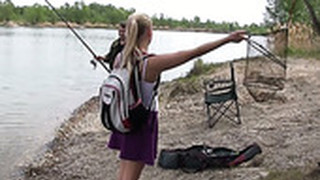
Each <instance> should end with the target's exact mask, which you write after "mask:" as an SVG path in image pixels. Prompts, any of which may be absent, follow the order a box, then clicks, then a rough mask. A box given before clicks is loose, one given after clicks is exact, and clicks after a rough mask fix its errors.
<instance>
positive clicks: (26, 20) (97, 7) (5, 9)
mask: <svg viewBox="0 0 320 180" xmlns="http://www.w3.org/2000/svg"><path fill="white" fill-rule="evenodd" d="M56 9H57V11H58V12H59V13H60V14H62V15H63V16H64V17H65V19H67V20H68V21H70V22H74V23H78V24H84V23H87V22H89V23H93V24H95V23H103V24H110V25H116V24H117V23H119V22H121V21H124V20H126V19H127V17H128V16H129V15H130V14H132V13H133V12H135V9H124V8H116V7H115V6H113V5H111V4H109V5H101V4H98V3H91V4H89V5H86V4H85V3H84V2H83V1H81V2H75V3H74V4H72V5H71V4H69V3H65V4H64V5H62V6H60V7H58V8H56ZM151 18H152V20H153V23H154V26H156V27H160V28H168V29H195V28H196V29H207V30H212V31H216V32H229V31H233V30H235V29H240V28H246V29H248V30H254V31H256V32H258V31H264V30H265V27H264V26H263V25H258V24H254V23H253V24H251V25H245V26H244V27H241V26H240V25H239V24H238V23H237V22H219V23H218V22H215V21H212V20H207V21H206V22H202V21H201V19H200V17H198V16H195V17H194V18H193V19H186V18H182V19H181V20H177V19H173V18H170V17H165V15H164V14H160V15H153V16H152V17H151ZM8 21H14V22H18V23H20V24H23V25H36V24H39V23H44V22H50V23H52V24H54V23H56V22H58V21H60V19H59V18H58V17H57V16H56V15H55V14H54V13H53V12H52V11H51V10H50V8H49V7H48V6H45V5H40V4H37V3H36V4H34V5H32V6H22V7H19V6H16V5H14V4H13V3H12V2H11V0H4V1H1V0H0V22H8Z"/></svg>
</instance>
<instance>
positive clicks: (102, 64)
mask: <svg viewBox="0 0 320 180" xmlns="http://www.w3.org/2000/svg"><path fill="white" fill-rule="evenodd" d="M45 1H46V3H47V4H48V5H49V6H50V8H51V9H52V11H53V12H54V13H55V14H56V15H57V16H58V17H59V18H60V19H61V20H62V21H63V22H64V23H65V24H66V25H67V27H68V28H69V29H70V30H71V32H72V33H73V34H74V35H75V36H76V37H77V38H78V39H79V40H80V42H81V43H82V45H84V47H86V49H87V50H88V51H89V52H90V53H91V54H92V56H93V58H94V59H96V60H97V58H98V56H97V55H96V53H95V52H94V51H93V50H92V48H90V46H89V45H88V44H87V43H86V42H85V41H84V39H83V38H81V36H80V35H79V34H78V33H77V32H76V31H75V30H74V29H73V28H72V27H71V26H70V24H69V23H68V21H67V20H66V19H65V18H64V17H63V16H62V15H61V14H60V13H59V12H58V11H57V10H56V8H55V7H54V6H53V5H52V4H51V3H50V2H49V1H48V0H45ZM97 61H98V62H99V63H100V65H101V66H102V67H103V68H104V69H105V70H106V71H107V72H108V73H110V72H111V71H110V69H109V68H108V67H107V66H106V65H105V64H104V63H103V62H102V61H100V60H97ZM90 62H91V64H92V65H93V66H94V67H96V62H95V61H94V60H91V61H90Z"/></svg>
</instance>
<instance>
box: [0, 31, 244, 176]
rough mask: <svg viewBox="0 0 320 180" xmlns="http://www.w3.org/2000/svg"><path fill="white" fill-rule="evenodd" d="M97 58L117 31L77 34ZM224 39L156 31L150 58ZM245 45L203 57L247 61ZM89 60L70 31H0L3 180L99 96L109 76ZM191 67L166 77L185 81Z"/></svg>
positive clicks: (212, 36) (207, 59)
mask: <svg viewBox="0 0 320 180" xmlns="http://www.w3.org/2000/svg"><path fill="white" fill-rule="evenodd" d="M77 31H78V32H79V34H81V36H83V37H84V39H85V40H86V41H87V42H88V43H89V44H90V45H91V47H92V48H93V49H94V50H95V52H96V53H97V54H105V52H106V51H107V50H108V48H109V45H110V43H111V42H112V40H114V39H115V38H116V37H117V31H116V30H105V29H79V30H77ZM223 36H225V35H223V34H211V33H195V32H170V31H155V32H154V36H153V41H152V44H151V47H150V52H155V53H165V52H174V51H177V50H183V49H186V48H191V47H194V46H195V45H199V44H201V43H203V42H207V41H208V40H215V39H218V38H221V37H223ZM245 53H246V44H245V43H244V42H242V43H240V44H228V45H226V46H224V47H221V48H219V49H218V50H216V51H213V52H211V53H209V54H207V55H205V56H203V57H201V58H202V59H203V60H204V62H223V61H226V60H231V59H235V58H240V57H244V56H245V55H246V54H245ZM90 59H91V55H90V54H89V53H88V52H87V51H86V49H85V48H84V47H83V46H82V45H81V44H80V43H79V41H78V40H77V39H76V38H75V37H74V35H73V34H71V32H70V31H69V30H68V29H63V28H54V29H52V28H40V29H39V28H3V27H0V159H1V161H0V167H1V168H0V177H2V178H4V177H7V176H8V175H9V174H11V172H12V170H13V169H14V167H15V166H16V165H17V164H19V163H21V162H22V160H23V159H25V158H26V156H30V155H32V154H34V153H35V152H36V151H38V150H39V148H40V147H41V146H43V145H44V144H45V143H46V142H48V141H50V140H51V139H52V138H53V135H54V132H55V130H56V129H57V128H58V127H59V125H60V124H61V123H62V122H63V121H64V120H65V119H67V118H68V117H69V116H70V114H71V113H72V111H73V110H74V109H75V108H76V107H78V106H79V105H81V104H82V103H83V102H84V101H86V100H88V99H89V98H90V97H91V96H93V95H97V93H98V88H99V85H100V83H101V82H102V81H103V79H104V78H105V77H106V75H107V74H106V72H105V71H104V70H103V69H102V68H100V67H98V68H97V69H96V70H93V69H92V66H91V65H90V63H89V61H90ZM192 66H193V61H190V62H188V63H186V64H184V65H182V66H180V67H178V68H175V69H172V70H169V71H167V72H165V73H163V75H162V80H163V81H168V80H172V79H174V78H177V77H179V76H183V75H185V74H186V73H187V72H188V71H189V70H190V68H191V67H192Z"/></svg>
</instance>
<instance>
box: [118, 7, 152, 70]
mask: <svg viewBox="0 0 320 180" xmlns="http://www.w3.org/2000/svg"><path fill="white" fill-rule="evenodd" d="M151 26H152V21H151V19H150V18H149V16H147V15H146V14H142V13H134V14H132V15H130V16H129V18H128V20H127V25H126V45H125V46H124V50H123V57H122V65H121V66H122V67H125V68H127V69H129V70H130V71H131V70H132V68H133V66H134V65H135V64H136V61H137V60H139V59H140V58H139V57H141V55H142V53H141V51H140V50H139V47H138V45H139V43H140V42H141V40H142V36H143V35H144V33H145V32H146V30H147V29H148V28H150V27H151Z"/></svg>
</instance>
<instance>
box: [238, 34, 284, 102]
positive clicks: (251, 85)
mask: <svg viewBox="0 0 320 180" xmlns="http://www.w3.org/2000/svg"><path fill="white" fill-rule="evenodd" d="M247 44H248V45H247V58H246V67H245V76H244V85H245V87H246V88H247V90H248V92H249V94H250V95H251V96H252V97H253V98H254V100H255V101H257V102H263V101H267V100H269V99H270V98H272V97H273V96H274V95H275V93H276V92H277V91H280V90H282V89H283V88H284V86H285V79H286V69H287V47H288V30H287V29H281V30H278V31H275V32H272V33H269V34H267V35H262V36H261V35H260V36H251V37H250V38H249V39H248V40H247Z"/></svg>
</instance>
